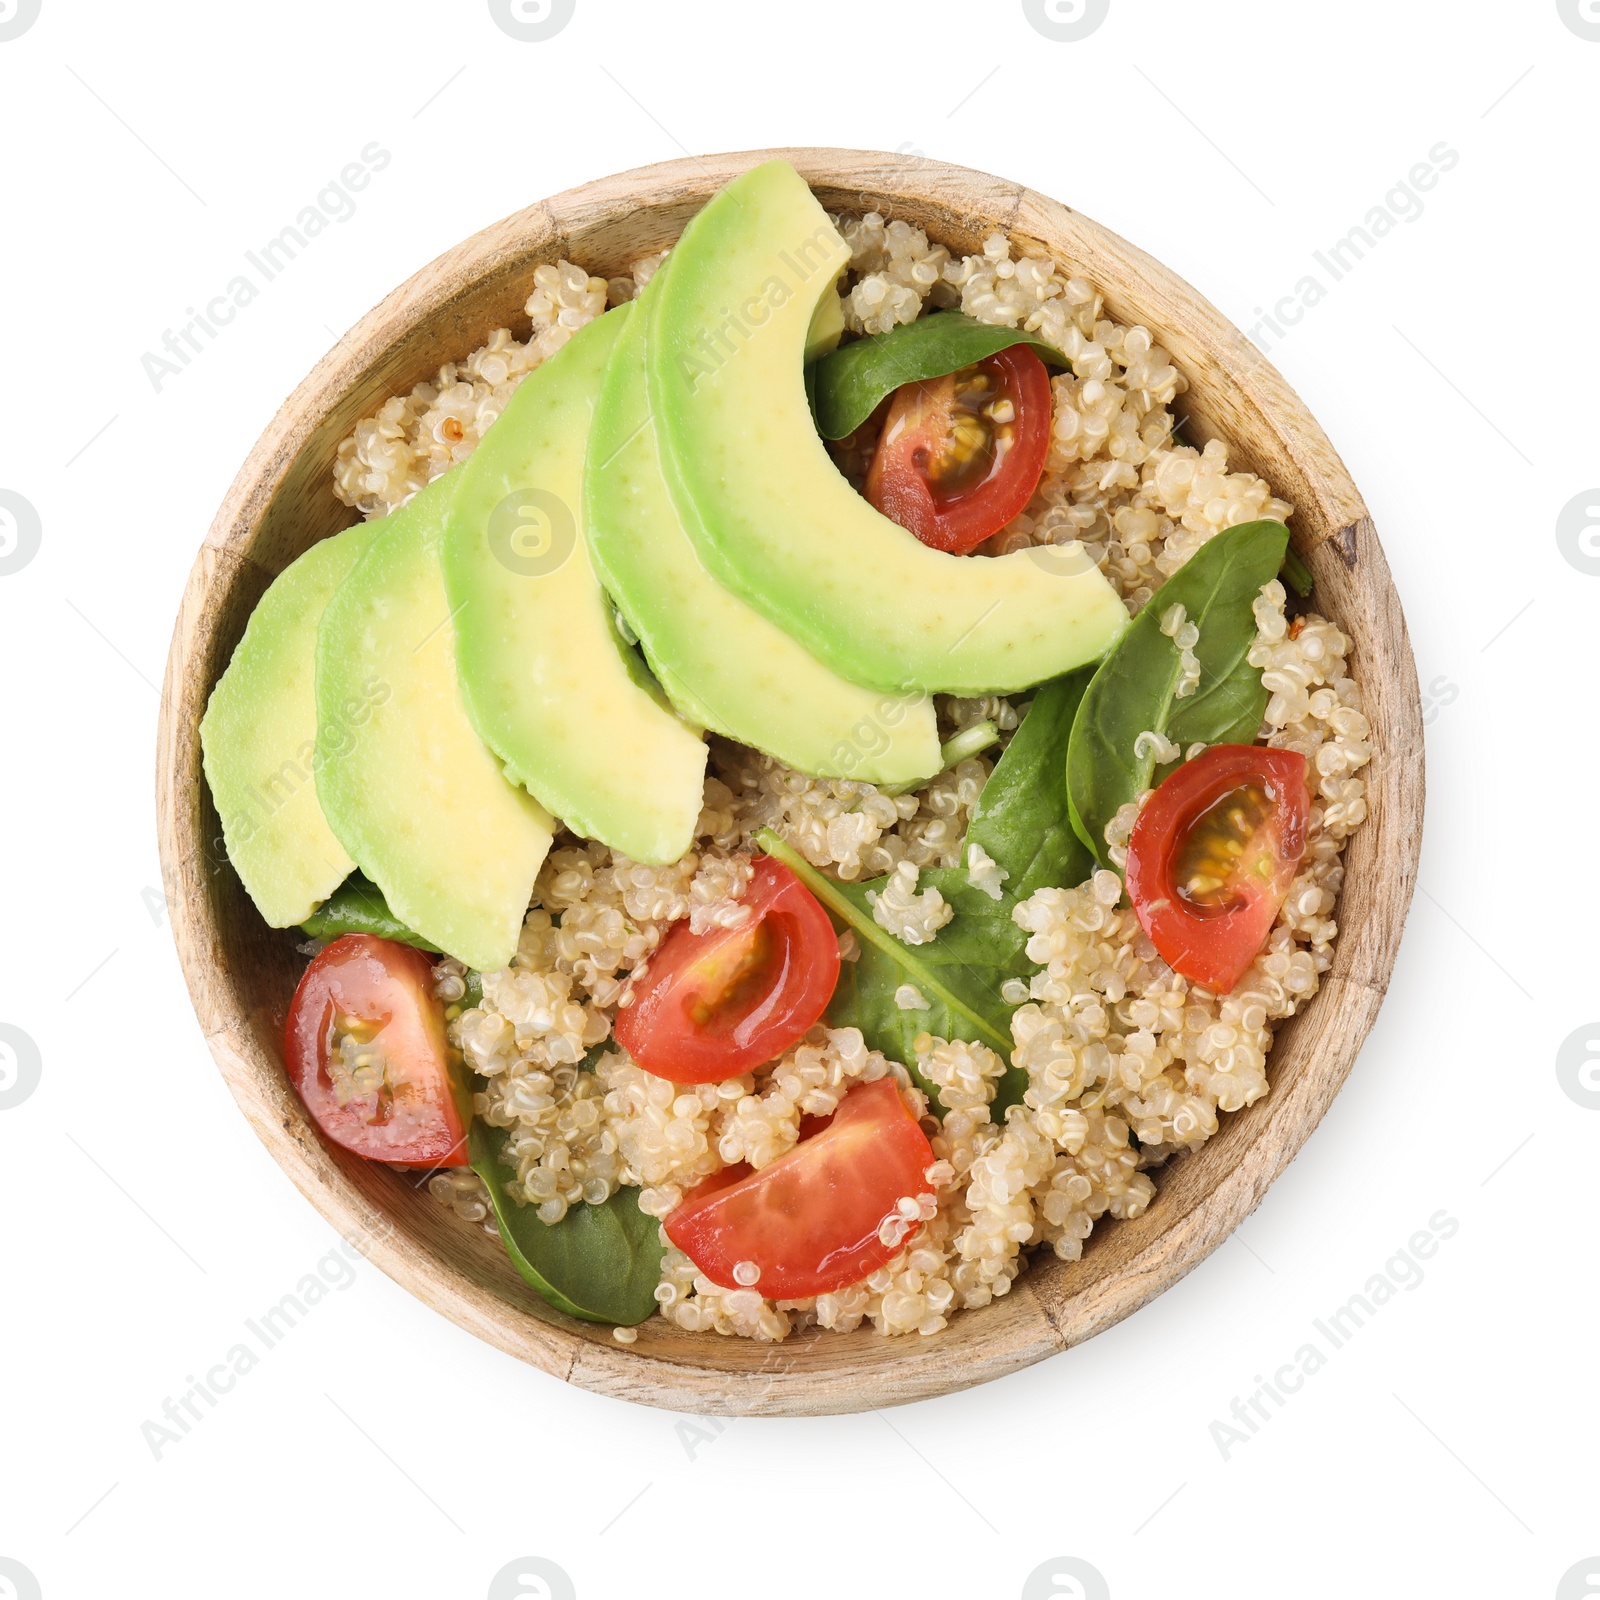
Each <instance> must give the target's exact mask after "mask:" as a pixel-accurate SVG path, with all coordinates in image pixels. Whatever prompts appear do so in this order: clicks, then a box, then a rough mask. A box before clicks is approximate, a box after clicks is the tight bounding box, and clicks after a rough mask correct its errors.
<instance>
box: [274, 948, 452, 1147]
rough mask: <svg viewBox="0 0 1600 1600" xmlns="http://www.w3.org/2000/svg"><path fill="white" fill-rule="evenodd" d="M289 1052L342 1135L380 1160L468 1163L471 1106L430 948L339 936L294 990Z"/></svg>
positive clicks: (326, 1125) (313, 1103)
mask: <svg viewBox="0 0 1600 1600" xmlns="http://www.w3.org/2000/svg"><path fill="white" fill-rule="evenodd" d="M284 1060H285V1061H286V1062H287V1064H288V1068H289V1078H290V1081H291V1082H292V1083H293V1084H294V1086H295V1088H296V1089H297V1090H298V1091H299V1094H300V1098H301V1099H302V1100H304V1101H305V1103H306V1110H308V1111H309V1112H310V1113H311V1115H312V1116H313V1117H314V1118H315V1119H316V1123H317V1126H318V1127H319V1128H321V1129H322V1131H323V1132H324V1133H325V1134H327V1136H328V1137H329V1138H330V1139H332V1140H333V1142H334V1143H335V1144H338V1145H343V1146H344V1148H345V1149H346V1150H353V1151H354V1152H355V1153H356V1154H357V1155H358V1156H367V1157H370V1158H371V1159H372V1160H374V1161H392V1162H395V1163H397V1164H403V1165H407V1166H417V1167H464V1166H466V1164H467V1127H468V1125H469V1123H470V1122H471V1120H472V1114H471V1111H470V1109H469V1108H468V1106H467V1103H466V1102H465V1097H464V1095H463V1093H462V1090H461V1089H460V1087H459V1085H458V1080H457V1079H456V1077H455V1074H454V1073H453V1072H452V1070H451V1066H450V1047H449V1044H448V1042H447V1041H446V1039H445V1031H444V1009H443V1007H442V1006H441V1005H440V1004H439V1002H438V1001H437V1000H436V999H435V998H434V996H433V964H432V962H431V961H430V960H429V958H428V957H427V956H426V955H424V954H423V953H422V951H420V950H413V949H412V948H411V946H410V945H405V944H396V943H394V941H393V940H391V939H378V938H375V937H374V936H373V935H371V934H368V933H347V934H346V935H345V936H344V937H343V938H342V939H335V940H334V942H333V943H332V944H330V945H329V946H328V948H327V949H326V950H324V951H323V952H322V953H321V954H320V955H319V956H317V957H316V959H315V960H313V961H312V963H311V965H310V966H309V967H307V968H306V970H305V976H304V977H302V978H301V980H300V987H299V988H298V989H296V990H295V992H294V999H293V1001H292V1002H291V1003H290V1006H289V1025H288V1028H287V1030H286V1031H285V1037H284Z"/></svg>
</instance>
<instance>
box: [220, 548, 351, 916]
mask: <svg viewBox="0 0 1600 1600" xmlns="http://www.w3.org/2000/svg"><path fill="white" fill-rule="evenodd" d="M375 531H376V530H375V527H374V525H373V524H371V523H360V524H358V525H357V526H356V527H354V528H346V529H345V531H344V532H343V533H336V534H335V535H334V536H333V537H332V538H331V539H323V540H321V541H320V542H319V543H317V544H314V545H312V547H311V548H310V549H309V550H307V551H306V553H305V554H304V555H303V556H301V557H300V558H299V560H297V561H295V562H293V563H291V564H290V565H289V566H288V567H285V568H284V570H283V571H282V572H280V573H279V574H278V576H277V577H276V578H274V579H273V580H272V584H271V587H269V588H268V590H267V592H266V593H265V594H264V595H262V597H261V599H260V601H259V602H258V603H257V605H256V608H255V610H254V611H253V612H252V613H251V614H250V621H249V623H248V624H247V625H246V627H245V630H244V637H243V638H242V639H241V640H240V641H239V643H238V646H237V648H236V649H235V650H234V652H233V659H232V660H231V661H229V663H228V667H227V670H226V671H225V672H224V673H223V674H222V676H221V677H220V678H218V679H217V682H216V686H215V687H214V688H213V689H212V691H211V698H210V700H209V701H208V702H207V703H206V714H205V716H203V717H202V718H201V719H200V753H201V759H202V761H203V764H204V766H205V774H206V782H207V783H208V784H209V785H210V786H211V797H212V799H213V800H214V801H215V802H216V806H217V813H218V815H219V816H220V817H221V818H222V839H223V843H224V844H225V845H226V846H227V850H228V859H229V860H230V861H231V862H232V863H233V867H234V871H236V872H237V873H238V874H239V878H240V881H241V882H242V883H243V884H244V886H245V890H246V891H247V893H248V894H249V896H250V898H251V899H252V900H253V901H255V904H256V910H258V911H259V912H260V913H261V915H262V917H263V919H264V920H265V921H266V924H267V926H268V927H269V928H289V927H293V926H294V925H295V924H296V923H300V922H304V921H305V920H306V918H307V917H309V916H310V915H311V913H312V912H313V911H314V910H315V909H316V908H317V906H319V905H320V904H321V903H322V902H323V901H324V900H326V899H327V898H328V896H329V895H330V894H332V893H333V892H334V890H335V889H337V888H338V887H339V885H340V884H341V883H343V882H344V880H345V878H346V877H348V876H349V874H350V872H351V870H352V869H353V868H354V866H355V862H354V861H352V860H351V859H350V855H349V852H348V851H346V850H345V848H344V846H343V845H341V844H340V843H339V841H338V839H337V838H336V837H335V835H334V832H333V829H332V828H330V827H329V826H328V822H327V818H326V817H324V816H323V814H322V807H321V806H320V805H318V804H317V785H316V769H315V757H316V744H317V695H316V682H315V678H316V656H317V624H318V623H319V622H320V621H321V620H322V612H323V608H324V607H325V606H326V605H327V603H328V600H329V599H330V597H331V596H332V595H333V592H334V590H336V589H337V588H338V587H339V585H340V584H341V583H343V582H344V580H345V578H346V577H347V576H348V575H349V572H350V569H351V568H352V567H353V566H355V564H356V562H357V561H358V560H359V559H360V558H361V556H362V554H363V552H364V551H365V550H366V548H367V546H368V545H369V544H370V543H371V542H372V538H373V534H374V532H375Z"/></svg>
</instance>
